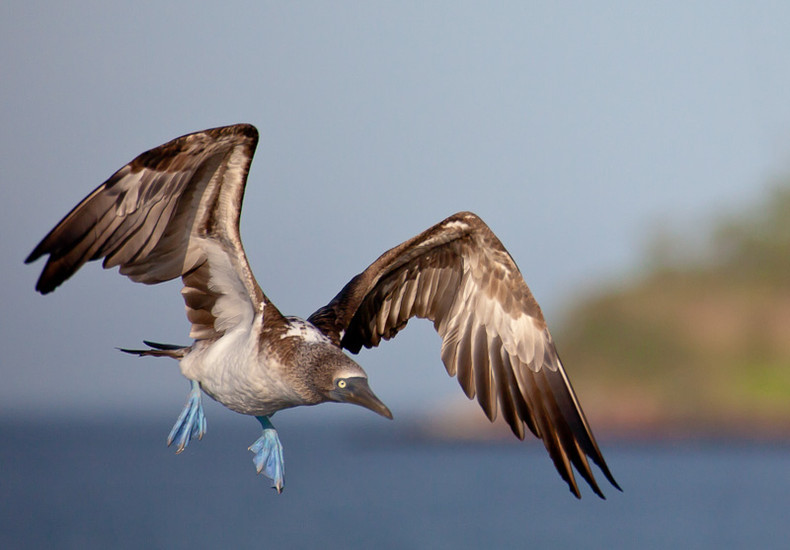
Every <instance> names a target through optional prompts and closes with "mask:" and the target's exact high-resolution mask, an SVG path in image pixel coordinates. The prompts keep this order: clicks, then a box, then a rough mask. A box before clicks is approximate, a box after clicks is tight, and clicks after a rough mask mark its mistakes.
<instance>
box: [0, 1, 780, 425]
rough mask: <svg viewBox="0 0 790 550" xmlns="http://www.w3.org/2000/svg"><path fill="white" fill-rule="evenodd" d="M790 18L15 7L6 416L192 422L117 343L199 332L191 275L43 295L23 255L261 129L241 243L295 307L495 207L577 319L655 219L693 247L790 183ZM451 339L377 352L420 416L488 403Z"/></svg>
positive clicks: (105, 276) (539, 293) (88, 283)
mask: <svg viewBox="0 0 790 550" xmlns="http://www.w3.org/2000/svg"><path fill="white" fill-rule="evenodd" d="M788 28H790V4H787V3H785V2H754V3H748V5H747V3H743V2H656V3H643V2H640V3H633V2H626V1H623V2H596V3H587V2H552V3H533V2H497V3H484V2H397V3H395V2H361V1H360V2H333V3H329V2H264V1H257V2H222V3H200V2H198V3H193V2H163V3H141V2H98V1H96V2H81V1H76V2H69V3H67V4H65V3H57V2H38V3H34V2H26V1H16V0H5V1H4V2H3V3H2V5H0V75H2V77H1V78H0V148H1V150H2V181H0V205H2V213H3V215H2V217H0V253H2V258H3V261H2V262H0V270H1V271H0V281H2V282H3V285H2V298H3V309H4V312H5V315H3V318H2V320H1V321H0V349H2V355H1V356H0V375H2V378H3V383H2V384H0V415H2V416H3V417H15V416H24V415H34V414H35V415H58V416H68V415H73V414H84V415H110V416H113V415H115V416H120V415H126V416H133V415H157V416H158V415H164V414H172V415H173V420H174V419H175V415H177V413H178V411H179V410H180V408H181V406H182V404H183V402H184V400H185V398H186V392H187V390H188V384H187V382H186V381H185V380H183V379H182V378H181V376H180V374H179V372H178V368H177V365H176V363H175V362H172V361H170V362H168V361H166V360H161V359H160V360H157V359H151V358H145V359H140V358H135V357H128V356H124V355H123V354H121V353H119V352H118V351H117V350H116V349H115V348H116V347H135V346H139V344H140V342H141V340H143V339H150V340H154V341H161V342H172V343H188V342H189V340H188V330H189V325H188V323H187V322H186V319H185V317H184V313H183V304H182V301H181V298H180V295H179V293H178V290H179V288H180V285H179V284H178V283H177V282H173V283H168V284H165V285H159V286H156V287H146V286H144V285H136V284H133V283H131V282H130V281H128V280H127V279H125V278H124V277H120V276H118V275H117V274H116V273H115V272H114V270H113V271H104V270H102V269H101V268H100V266H99V265H96V264H91V265H88V266H86V267H84V268H83V269H82V270H81V271H80V272H79V273H78V274H77V275H76V276H75V277H74V278H73V279H71V280H69V281H68V282H67V283H66V284H64V285H63V286H62V287H61V288H59V289H58V290H57V291H56V292H55V293H54V294H51V295H48V296H45V297H42V296H40V295H38V294H37V293H35V292H34V290H33V287H34V285H35V281H36V279H37V277H38V274H39V272H40V270H41V268H42V266H43V262H39V263H37V264H34V265H27V266H26V265H23V260H24V258H25V257H26V256H27V254H28V253H29V252H30V251H31V250H32V249H33V247H34V246H35V245H36V244H37V243H38V241H39V240H40V239H41V238H42V237H43V236H44V235H45V234H46V233H47V231H49V229H50V228H51V227H52V226H54V225H55V224H56V223H57V222H58V220H60V219H61V217H62V216H63V215H65V214H66V213H67V212H68V211H69V210H70V209H71V208H72V207H73V206H74V205H75V204H77V202H79V201H80V200H81V199H82V198H83V197H84V196H85V195H87V194H88V193H89V192H90V191H91V190H92V189H93V188H95V187H96V186H98V185H99V184H100V183H102V182H103V181H104V180H105V179H106V178H107V177H109V176H110V175H111V174H112V173H113V172H114V171H115V170H116V169H118V168H120V167H121V166H122V165H123V164H125V163H126V162H128V161H129V160H131V159H132V158H134V157H135V156H136V155H138V154H139V153H141V152H143V151H144V150H147V149H149V148H151V147H154V146H156V145H159V144H161V143H164V142H166V141H168V140H170V139H172V138H174V137H176V136H179V135H182V134H185V133H188V132H191V131H196V130H201V129H204V128H209V127H213V126H221V125H225V124H231V123H236V122H250V123H253V124H255V125H256V126H257V127H258V129H259V130H260V132H261V140H260V143H259V145H258V150H257V155H256V157H255V160H254V161H253V164H252V169H251V173H250V179H249V183H248V186H247V193H246V197H245V203H244V211H243V214H242V222H241V232H242V239H243V240H244V243H245V248H246V251H247V254H248V257H249V259H250V263H251V265H252V268H253V271H254V272H255V274H256V276H257V278H258V280H259V282H260V284H261V286H262V287H263V289H264V291H265V292H266V293H267V295H268V296H269V297H270V298H271V299H272V300H273V301H274V302H275V303H276V304H277V306H278V307H279V308H280V309H281V310H282V311H283V312H285V313H288V314H294V315H299V316H304V317H306V316H308V315H309V314H310V313H311V312H312V311H314V310H315V309H317V308H318V307H320V306H322V305H324V304H325V303H326V302H328V301H329V300H330V299H331V298H332V297H333V296H334V295H335V294H336V293H337V292H338V290H340V288H342V286H343V285H344V284H345V283H346V282H347V281H348V280H349V279H350V278H351V277H352V276H353V275H355V274H356V273H358V272H359V271H361V270H362V269H364V268H365V267H366V266H367V265H368V264H369V263H370V262H372V261H373V260H374V259H375V258H376V257H378V256H379V255H380V254H381V253H382V252H384V251H385V250H387V249H388V248H390V247H392V246H395V245H397V244H398V243H400V242H402V241H403V240H406V239H408V238H410V237H412V236H413V235H415V234H417V233H418V232H420V231H422V230H424V229H426V228H428V227H429V226H431V225H432V224H434V223H436V222H438V221H440V220H442V219H443V218H445V217H446V216H448V215H450V214H452V213H454V212H457V211H460V210H472V211H474V212H476V213H477V214H478V215H480V216H481V217H482V218H483V219H484V220H485V221H486V222H487V223H488V224H489V226H490V227H491V228H492V229H493V230H494V232H495V233H496V234H497V235H498V236H499V237H500V239H501V240H502V242H503V243H504V244H505V246H506V247H507V248H508V249H509V251H510V252H511V254H512V256H513V257H514V258H515V260H516V262H517V263H518V264H519V266H520V268H521V270H522V273H523V274H524V277H525V279H526V281H527V283H528V284H529V286H530V287H531V289H532V291H533V293H534V294H535V296H536V297H537V299H538V301H539V302H540V303H541V305H542V306H543V309H544V313H545V314H546V317H547V320H548V322H549V326H550V327H552V326H555V325H556V324H558V323H559V321H561V319H562V318H563V315H564V312H567V311H569V310H570V309H571V308H572V306H573V304H574V303H575V302H576V301H577V300H579V299H580V298H581V297H582V296H583V295H584V293H585V292H586V291H589V290H590V289H594V288H596V287H597V286H598V285H601V284H607V283H608V284H612V281H615V282H616V281H620V280H623V278H624V277H626V276H627V275H628V274H632V273H634V272H636V271H638V266H639V265H640V261H641V260H642V259H643V257H644V250H645V245H646V243H647V242H648V241H649V239H650V236H651V234H652V233H654V232H655V231H656V229H657V228H672V229H678V228H680V229H681V230H682V231H686V232H688V233H689V236H690V238H692V237H693V236H694V234H696V233H698V232H700V231H703V230H704V228H705V227H706V226H707V225H706V224H708V223H709V222H710V221H711V220H712V219H714V218H715V216H716V215H718V214H720V213H721V212H726V211H737V210H738V208H739V206H742V205H744V204H750V203H752V202H754V201H756V200H758V199H759V197H760V196H761V193H763V192H764V191H765V189H766V187H767V186H768V185H769V184H770V182H771V180H772V178H776V177H777V176H778V175H781V174H784V173H787V169H788V159H790V155H789V153H790V101H788V100H787V98H788V97H790V56H788V55H787V52H788V51H790V33H787V29H788ZM439 344H440V343H439V339H438V337H437V336H436V335H435V333H434V332H433V330H432V327H431V325H430V323H427V322H424V321H422V322H415V321H413V322H412V323H411V324H410V326H409V329H407V330H405V331H404V332H402V333H401V334H400V335H399V336H398V338H397V339H395V340H394V341H392V342H389V343H385V344H384V345H382V346H381V347H380V348H378V349H377V350H372V351H364V352H363V353H362V354H361V355H360V356H359V358H358V361H359V362H360V364H362V366H363V367H364V368H365V369H366V370H367V371H368V374H369V376H370V380H371V385H372V387H373V388H374V390H375V391H376V393H377V394H378V395H379V396H380V397H381V398H382V400H383V401H384V402H386V403H387V404H388V405H390V408H392V410H393V413H394V414H395V416H396V418H397V417H398V415H399V414H404V413H410V412H412V411H414V410H415V409H417V410H420V409H426V408H427V409H430V408H432V407H435V406H440V405H441V404H442V403H444V402H445V400H447V399H458V400H464V398H463V396H462V395H461V392H460V390H459V388H458V386H457V383H456V382H455V381H452V380H449V379H448V378H447V375H446V374H445V372H444V369H443V367H442V365H441V361H440V358H439ZM557 344H558V346H559V349H560V351H561V349H562V342H557ZM567 369H568V371H569V373H570V376H571V379H573V365H567ZM577 391H578V393H579V394H580V397H581V401H582V404H583V403H584V396H583V391H581V389H580V388H577ZM329 407H339V406H337V405H324V406H322V408H321V411H322V412H324V414H331V413H329V412H328V411H329ZM316 411H317V410H315V409H314V410H313V412H312V413H311V414H314V413H315V412H316ZM211 413H212V414H214V413H216V414H220V413H219V412H218V406H217V407H215V408H213V409H211ZM281 414H286V413H281ZM359 414H360V415H362V414H369V413H366V412H365V411H362V410H361V409H360V411H359ZM209 421H211V419H209Z"/></svg>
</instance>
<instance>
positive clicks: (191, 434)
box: [167, 380, 206, 454]
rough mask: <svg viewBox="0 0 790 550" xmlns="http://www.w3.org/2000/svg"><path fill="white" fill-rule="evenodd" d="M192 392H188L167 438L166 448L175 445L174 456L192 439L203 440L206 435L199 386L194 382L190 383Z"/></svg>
mask: <svg viewBox="0 0 790 550" xmlns="http://www.w3.org/2000/svg"><path fill="white" fill-rule="evenodd" d="M191 384H192V390H191V391H190V392H189V397H188V398H187V403H186V405H184V409H183V410H182V411H181V414H180V415H178V420H176V423H175V424H174V425H173V429H172V430H170V435H168V436H167V446H168V447H169V446H170V445H172V444H173V443H175V444H176V454H179V453H180V452H182V451H183V450H184V449H186V448H187V445H189V441H190V440H191V439H193V438H197V439H203V435H205V433H206V417H205V415H204V414H203V403H202V400H201V396H200V385H199V384H198V383H197V382H195V381H194V380H192V381H191Z"/></svg>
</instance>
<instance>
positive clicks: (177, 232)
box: [26, 124, 619, 497]
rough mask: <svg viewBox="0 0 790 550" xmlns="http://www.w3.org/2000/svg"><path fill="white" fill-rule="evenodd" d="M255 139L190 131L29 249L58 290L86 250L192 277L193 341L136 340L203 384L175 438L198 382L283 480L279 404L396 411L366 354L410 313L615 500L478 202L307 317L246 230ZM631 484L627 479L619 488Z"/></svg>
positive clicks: (482, 393)
mask: <svg viewBox="0 0 790 550" xmlns="http://www.w3.org/2000/svg"><path fill="white" fill-rule="evenodd" d="M257 140H258V133H257V131H256V129H255V128H254V127H253V126H251V125H248V124H238V125H234V126H227V127H223V128H215V129H210V130H205V131H203V132H197V133H193V134H189V135H185V136H182V137H180V138H177V139H175V140H173V141H170V142H168V143H166V144H164V145H162V146H160V147H157V148H155V149H152V150H150V151H147V152H145V153H143V154H142V155H140V156H138V157H137V158H136V159H134V160H133V161H132V162H130V163H129V164H127V165H126V166H124V167H123V168H121V169H120V170H119V171H118V172H116V173H115V174H114V175H113V176H111V177H110V179H108V180H107V181H106V182H105V183H104V184H102V185H101V186H99V187H98V188H97V189H96V190H95V191H94V192H93V193H91V194H90V195H88V197H86V198H85V199H84V200H83V201H82V202H81V203H80V204H79V205H78V206H77V207H75V208H74V209H73V210H72V211H71V212H70V213H69V214H68V215H67V216H66V217H65V218H64V219H63V220H62V221H61V222H60V223H59V224H58V225H57V226H56V227H55V228H54V229H53V230H52V231H51V232H50V233H49V234H48V235H47V236H46V237H45V238H44V239H43V240H42V241H41V243H40V244H39V245H38V246H37V247H36V248H35V249H34V250H33V252H32V253H31V254H30V256H29V257H28V258H27V260H26V261H27V262H32V261H34V260H36V259H37V258H39V257H41V256H44V255H49V257H48V258H47V262H46V265H45V266H44V269H43V272H42V274H41V277H40V278H39V281H38V284H37V285H36V288H37V290H39V291H40V292H42V293H44V294H46V293H48V292H51V291H52V290H54V289H55V288H56V287H57V286H58V285H60V284H61V283H62V282H63V281H65V280H66V279H68V278H69V277H70V276H71V275H73V274H74V273H75V272H76V271H77V270H78V269H79V268H80V267H81V266H82V265H83V264H84V263H85V262H88V261H91V260H98V259H102V258H103V259H104V267H106V268H108V267H114V266H120V272H121V273H122V274H123V275H126V276H128V277H129V278H131V279H132V280H133V281H137V282H143V283H147V284H154V283H159V282H163V281H167V280H171V279H175V278H177V277H181V279H182V282H183V284H184V286H183V289H182V290H181V293H182V295H183V298H184V302H185V306H186V313H187V318H188V319H189V321H190V322H191V324H192V329H191V331H190V336H191V337H192V338H193V339H194V343H193V344H192V345H191V346H188V347H178V346H168V345H163V344H154V343H148V344H149V346H150V348H151V349H146V350H124V351H128V352H130V353H137V354H139V355H154V356H168V357H173V358H175V359H178V360H179V364H180V367H181V372H182V373H183V374H184V376H185V377H186V378H188V379H189V380H190V381H191V384H192V391H191V392H190V397H189V400H188V402H187V406H186V407H185V409H184V412H183V413H182V415H181V417H180V418H179V420H178V421H177V422H176V425H175V426H174V428H173V431H172V432H171V434H170V438H169V439H168V443H172V442H175V443H176V444H177V446H178V449H179V452H180V451H181V450H183V449H184V448H185V447H186V445H187V444H188V443H189V440H190V439H191V438H193V437H197V438H200V437H202V435H203V433H204V432H205V418H204V417H203V412H202V407H201V404H200V392H201V390H202V391H203V392H205V393H207V394H208V395H209V396H211V397H212V398H214V399H215V400H217V401H219V402H220V403H222V404H223V405H225V406H226V407H228V408H230V409H232V410H234V411H236V412H239V413H242V414H248V415H252V416H255V417H257V418H258V420H259V421H260V422H261V425H262V427H263V430H264V431H263V435H262V436H261V438H260V439H259V440H258V441H256V442H255V443H254V444H253V445H252V446H251V447H250V449H251V450H252V451H253V452H254V453H255V458H254V461H255V464H256V466H257V467H258V471H264V472H265V473H266V475H268V476H269V477H271V478H272V479H274V481H275V486H276V487H277V489H278V490H281V489H282V480H283V462H282V448H281V446H280V443H279V439H278V438H277V434H276V431H274V428H273V426H272V425H271V423H270V422H269V417H271V416H272V415H273V414H274V413H275V412H277V411H279V410H282V409H285V408H288V407H294V406H299V405H314V404H318V403H322V402H326V401H338V402H347V403H354V404H358V405H361V406H364V407H367V408H369V409H371V410H373V411H375V412H377V413H379V414H382V415H384V416H387V417H390V418H391V414H390V412H389V410H388V409H387V408H386V407H385V406H384V404H383V403H381V401H379V400H378V398H376V397H375V395H374V394H373V392H372V391H371V390H370V388H369V387H368V384H367V376H366V374H365V372H364V371H363V370H362V368H361V367H359V365H357V364H356V363H355V362H354V361H352V360H351V359H350V358H349V357H348V356H346V355H345V354H344V353H343V352H342V348H344V349H347V350H349V351H351V352H352V353H357V352H359V350H360V349H361V348H362V347H363V346H365V347H374V346H378V345H379V343H380V342H381V340H382V339H385V340H387V339H389V338H392V337H394V336H395V335H396V334H397V333H398V332H399V331H400V330H402V329H403V328H404V327H405V326H406V323H407V322H408V321H409V319H411V318H412V317H421V318H427V319H430V320H432V321H433V323H434V327H435V328H436V330H437V332H438V333H439V335H440V336H441V338H442V350H441V358H442V361H443V362H444V365H445V368H446V369H447V372H448V373H449V374H450V375H451V376H457V378H458V381H459V383H460V384H461V387H462V388H463V391H464V392H465V393H466V395H467V396H468V397H469V398H470V399H472V398H474V397H477V400H478V402H479V403H480V406H481V407H482V408H483V410H484V411H485V414H486V415H487V416H488V418H489V419H491V420H492V421H493V420H494V419H495V418H496V416H497V413H498V411H499V412H501V414H502V416H503V417H504V419H505V420H506V421H507V423H508V425H509V426H510V428H511V429H512V431H513V433H514V434H515V435H516V436H517V437H518V438H519V439H523V438H524V437H525V435H526V430H525V426H526V427H527V428H528V429H529V430H530V431H531V432H532V433H533V434H535V435H536V436H537V437H539V438H541V439H542V440H543V442H544V444H545V446H546V449H547V450H548V452H549V454H550V456H551V458H552V460H553V461H554V464H555V466H556V468H557V470H558V471H559V473H560V475H561V476H562V477H563V479H565V480H566V481H567V483H568V485H569V486H570V488H571V491H572V492H573V493H574V494H575V495H576V496H580V493H579V489H578V487H577V485H576V480H575V478H574V473H573V469H574V468H575V469H576V470H577V471H578V472H579V473H580V474H581V475H582V477H583V478H584V479H585V480H586V481H587V482H588V483H589V484H590V486H591V487H592V488H593V490H594V491H595V493H596V494H598V495H599V496H601V497H602V496H603V494H602V493H601V491H600V489H599V488H598V485H597V484H596V481H595V478H594V477H593V473H592V470H591V468H590V465H589V463H588V460H587V459H588V457H589V458H591V459H592V460H593V462H595V463H596V464H597V465H598V466H599V467H600V468H601V470H602V471H603V473H604V475H605V476H606V478H607V479H608V480H609V481H610V482H611V483H612V484H613V485H614V486H615V487H617V483H616V482H615V481H614V478H613V477H612V475H611V473H610V472H609V470H608V468H607V466H606V463H605V462H604V459H603V456H602V455H601V452H600V450H599V449H598V446H597V444H596V442H595V438H594V437H593V434H592V432H591V430H590V427H589V425H588V423H587V421H586V419H585V417H584V413H583V412H582V409H581V407H580V406H579V402H578V400H577V398H576V396H575V394H574V392H573V389H572V388H571V385H570V382H569V381H568V378H567V375H566V374H565V370H564V368H563V366H562V363H561V361H560V358H559V356H558V355H557V352H556V350H555V347H554V342H553V341H552V338H551V334H550V333H549V331H548V328H547V327H546V322H545V320H544V318H543V314H542V313H541V310H540V307H539V306H538V304H537V302H536V301H535V299H534V298H533V296H532V294H531V292H530V291H529V289H528V288H527V285H526V283H525V282H524V279H523V278H522V276H521V273H520V272H519V270H518V267H517V266H516V264H515V262H514V261H513V259H512V258H511V256H510V254H509V253H508V252H507V250H505V248H504V246H503V245H502V243H501V242H500V241H499V239H497V237H496V236H495V235H494V234H493V232H492V231H491V230H490V229H489V228H488V226H486V225H485V223H483V221H482V220H481V219H480V218H478V217H477V216H475V215H474V214H472V213H470V212H461V213H458V214H455V215H453V216H450V217H449V218H447V219H446V220H444V221H442V222H440V223H438V224H436V225H435V226H433V227H431V228H430V229H428V230H426V231H424V232H423V233H421V234H419V235H417V236H416V237H414V238H412V239H410V240H408V241H406V242H404V243H402V244H401V245H399V246H396V247H395V248H393V249H391V250H389V251H387V252H385V253H384V254H383V255H382V256H381V257H380V258H378V259H377V260H376V261H375V262H373V263H372V264H371V265H370V266H369V267H368V268H367V269H366V270H364V271H363V272H362V273H360V274H359V275H357V276H356V277H354V278H353V279H352V280H351V281H350V282H349V283H348V284H347V285H346V286H345V287H344V288H343V289H342V290H341V291H340V293H339V294H338V295H337V296H335V298H334V299H332V301H331V302H329V304H327V305H326V306H324V307H322V308H320V309H319V310H318V311H316V312H315V313H313V315H311V316H310V317H309V318H308V320H307V321H303V320H301V319H298V318H295V317H285V316H283V315H282V314H281V313H280V312H279V310H278V309H277V308H276V307H275V306H274V304H272V303H271V302H270V301H269V300H268V298H267V297H266V295H265V294H264V293H263V291H262V290H261V288H260V286H259V285H258V283H257V281H256V280H255V278H254V276H253V274H252V271H251V270H250V266H249V263H248V262H247V257H246V255H245V253H244V249H243V247H242V244H241V238H240V235H239V215H240V213H241V206H242V199H243V195H244V187H245V184H246V181H247V174H248V171H249V167H250V163H251V161H252V156H253V154H254V152H255V147H256V144H257ZM618 488H619V487H618Z"/></svg>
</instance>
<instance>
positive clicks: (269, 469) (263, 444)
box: [249, 428, 285, 493]
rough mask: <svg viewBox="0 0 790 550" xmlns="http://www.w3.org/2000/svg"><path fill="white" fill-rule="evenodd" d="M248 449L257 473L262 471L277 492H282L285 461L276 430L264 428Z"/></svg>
mask: <svg viewBox="0 0 790 550" xmlns="http://www.w3.org/2000/svg"><path fill="white" fill-rule="evenodd" d="M249 450H250V451H252V452H253V453H254V456H253V457H252V461H253V462H254V463H255V469H256V470H258V473H259V474H260V473H263V475H265V476H266V477H268V478H269V479H271V480H272V481H273V482H274V485H273V487H274V489H276V490H277V493H282V492H283V479H284V474H285V462H284V461H283V446H282V444H281V443H280V438H279V436H278V435H277V430H275V429H274V428H264V430H263V435H261V437H259V438H258V439H257V440H256V441H255V443H253V444H252V445H250V447H249Z"/></svg>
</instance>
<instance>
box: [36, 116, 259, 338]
mask: <svg viewBox="0 0 790 550" xmlns="http://www.w3.org/2000/svg"><path fill="white" fill-rule="evenodd" d="M257 143H258V131H257V130H256V129H255V127H254V126H251V125H249V124H237V125H234V126H226V127H222V128H213V129H210V130H205V131H202V132H196V133H193V134H188V135H185V136H181V137H179V138H176V139H174V140H172V141H170V142H168V143H166V144H164V145H161V146H159V147H156V148H155V149H151V150H150V151H146V152H145V153H143V154H141V155H140V156H138V157H137V158H135V159H134V160H133V161H131V162H130V163H129V164H127V165H126V166H124V167H123V168H121V169H120V170H118V171H117V172H116V173H115V174H113V175H112V177H110V179H108V180H107V181H106V182H104V183H103V184H101V185H100V186H99V187H98V188H96V190H94V191H93V192H92V193H91V194H90V195H88V196H87V197H86V198H85V199H83V201H82V202H81V203H80V204H78V205H77V206H76V207H75V208H74V209H73V210H72V211H71V212H70V213H69V214H68V215H67V216H66V217H65V218H63V220H62V221H61V222H60V223H59V224H58V225H57V226H56V227H55V228H54V229H53V230H52V231H50V232H49V234H48V235H47V236H46V237H44V239H43V240H42V241H41V242H40V243H39V245H38V246H37V247H36V248H35V249H34V250H33V252H32V253H31V254H30V256H29V257H28V258H27V259H26V260H25V262H26V263H30V262H33V261H35V260H36V259H38V258H39V257H41V256H43V255H45V254H48V255H49V258H48V259H47V263H46V265H45V266H44V269H43V271H42V273H41V277H40V278H39V280H38V283H37V285H36V289H37V290H38V291H39V292H41V293H42V294H46V293H48V292H52V291H53V290H55V288H56V287H57V286H58V285H60V284H61V283H62V282H63V281H65V280H66V279H68V278H69V277H71V276H72V275H73V274H74V273H75V272H76V271H77V270H78V269H79V268H80V267H82V265H83V264H85V262H89V261H92V260H98V259H101V258H104V263H103V265H104V267H105V268H110V267H114V266H120V272H121V274H123V275H126V276H127V277H129V278H130V279H132V280H133V281H136V282H140V283H146V284H154V283H160V282H163V281H168V280H171V279H175V278H176V277H182V279H183V283H184V288H183V289H182V291H181V292H182V294H183V296H184V301H185V303H186V311H187V317H188V319H189V320H190V321H191V322H192V330H191V333H190V335H191V336H192V337H193V338H196V339H202V338H212V337H216V336H218V335H220V334H222V333H223V332H224V331H226V330H228V329H229V328H231V327H233V326H236V325H237V324H239V323H242V322H250V323H251V322H252V319H253V317H254V315H255V314H256V312H258V311H259V310H261V309H262V307H263V305H264V304H265V303H266V297H265V296H264V295H263V292H262V291H261V289H260V286H258V283H257V282H256V281H255V278H254V276H253V274H252V271H251V270H250V266H249V263H248V262H247V257H246V255H245V254H244V249H243V247H242V244H241V238H240V235H239V215H240V213H241V205H242V199H243V196H244V186H245V183H246V181H247V173H248V172H249V168H250V163H251V162H252V156H253V154H254V152H255V146H256V145H257ZM272 309H274V308H272Z"/></svg>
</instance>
